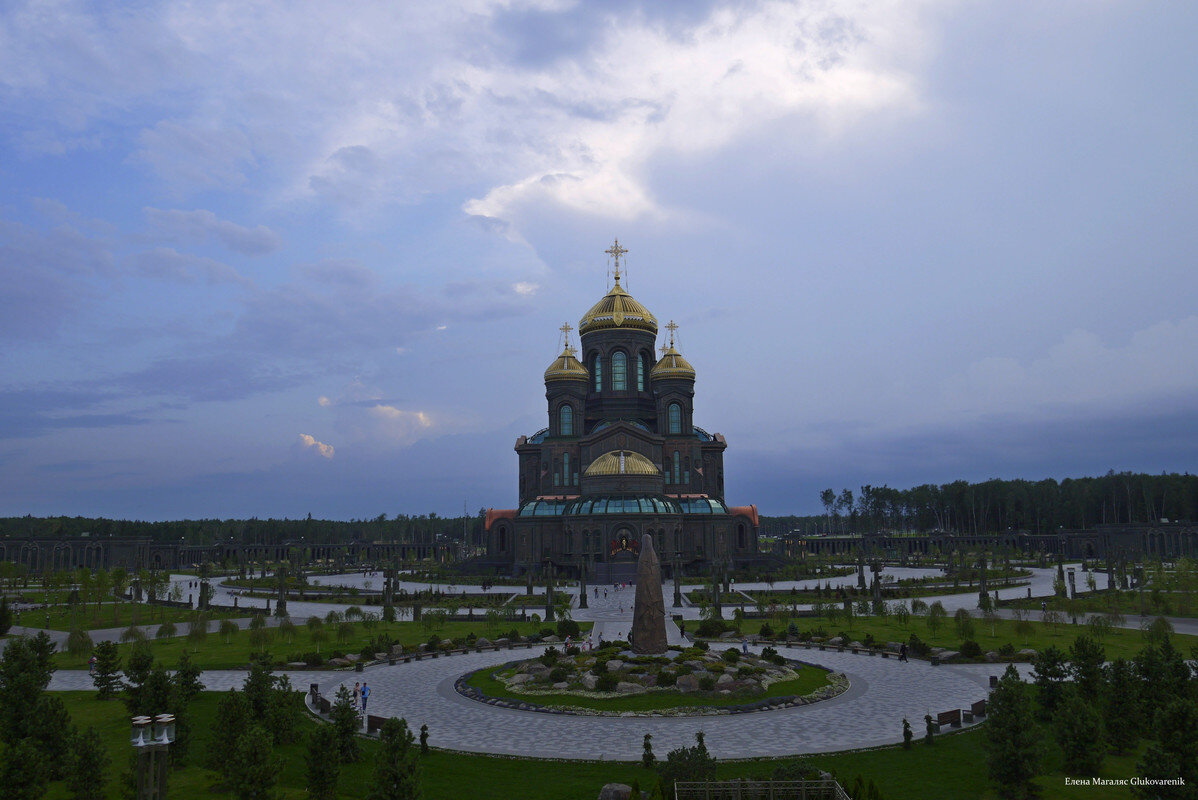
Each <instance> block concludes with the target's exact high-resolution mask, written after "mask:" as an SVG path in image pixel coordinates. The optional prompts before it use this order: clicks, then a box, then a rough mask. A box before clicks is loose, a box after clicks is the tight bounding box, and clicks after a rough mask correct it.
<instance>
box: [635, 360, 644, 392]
mask: <svg viewBox="0 0 1198 800" xmlns="http://www.w3.org/2000/svg"><path fill="white" fill-rule="evenodd" d="M636 390H637V391H638V392H643V391H645V354H644V353H641V354H640V355H639V356H637V359H636Z"/></svg>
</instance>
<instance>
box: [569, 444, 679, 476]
mask: <svg viewBox="0 0 1198 800" xmlns="http://www.w3.org/2000/svg"><path fill="white" fill-rule="evenodd" d="M583 474H584V475H587V476H590V477H594V476H596V475H660V474H661V470H659V469H658V468H657V465H656V464H654V463H653V462H652V461H650V460H649V459H647V458H645V457H644V456H643V455H641V454H640V453H634V452H632V451H631V450H612V451H611V452H610V453H604V454H603V455H601V456H599V457H598V458H596V459H595V460H594V461H592V462H591V464H590V466H588V467H587V469H586V472H585V473H583Z"/></svg>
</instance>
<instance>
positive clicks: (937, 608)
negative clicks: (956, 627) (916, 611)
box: [928, 600, 948, 636]
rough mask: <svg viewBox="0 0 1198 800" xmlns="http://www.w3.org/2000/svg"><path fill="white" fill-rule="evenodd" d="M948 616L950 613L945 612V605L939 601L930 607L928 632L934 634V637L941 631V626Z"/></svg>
mask: <svg viewBox="0 0 1198 800" xmlns="http://www.w3.org/2000/svg"><path fill="white" fill-rule="evenodd" d="M947 616H948V612H947V611H945V610H944V605H943V604H942V603H941V602H940V601H939V600H937V601H936V602H934V603H932V605H930V606H928V630H929V631H931V632H932V636H935V635H936V632H937V631H938V630H940V625H941V624H942V623H943V622H944V618H945V617H947Z"/></svg>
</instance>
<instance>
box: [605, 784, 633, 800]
mask: <svg viewBox="0 0 1198 800" xmlns="http://www.w3.org/2000/svg"><path fill="white" fill-rule="evenodd" d="M631 796H632V787H631V786H629V785H628V784H626V783H609V784H607V785H606V786H604V787H603V788H602V789H600V790H599V800H628V798H629V797H631Z"/></svg>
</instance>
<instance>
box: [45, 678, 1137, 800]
mask: <svg viewBox="0 0 1198 800" xmlns="http://www.w3.org/2000/svg"><path fill="white" fill-rule="evenodd" d="M57 696H59V697H61V698H62V699H63V701H64V702H65V703H66V705H67V708H68V709H69V711H70V713H71V717H72V719H73V720H74V721H75V722H76V724H82V725H85V726H86V725H91V726H93V727H95V728H96V729H97V731H98V732H99V733H100V734H101V737H102V738H103V740H104V742H105V744H106V747H107V749H108V752H109V755H110V758H111V763H110V766H109V770H108V779H107V783H106V784H105V797H106V798H107V800H118V798H120V797H122V796H123V795H122V791H121V786H120V781H119V778H120V775H121V773H123V772H124V771H125V770H126V769H127V768H128V763H129V762H128V758H129V752H130V746H129V738H128V737H129V721H128V716H127V714H126V712H125V706H124V704H123V703H121V702H120V701H119V700H112V701H108V702H101V701H98V700H96V699H95V695H94V694H93V693H90V692H63V693H57ZM219 698H220V695H219V694H218V693H208V692H205V693H203V694H201V695H200V696H199V697H198V698H197V700H196V701H195V703H194V704H193V705H192V708H191V714H192V720H193V743H192V751H191V752H192V756H191V759H190V765H189V766H187V767H185V768H183V769H178V770H173V771H172V772H171V774H170V779H169V781H170V782H169V789H168V794H169V796H171V797H178V798H193V797H213V798H227V797H230V796H231V795H229V794H228V793H227V792H223V791H219V790H217V789H216V788H215V787H216V785H217V783H218V778H217V775H216V773H214V772H212V771H210V770H208V769H205V768H203V767H201V766H198V764H199V763H200V762H201V761H202V758H203V753H204V752H205V750H206V748H207V745H208V741H209V739H210V738H211V737H212V736H214V735H219V731H215V730H214V722H215V717H216V706H217V703H218V702H219ZM533 723H535V720H534V721H533V722H532V723H530V724H533ZM316 724H318V723H315V722H314V721H312V720H310V719H308V718H305V719H304V721H303V723H302V725H301V731H302V735H301V741H299V742H296V743H294V744H290V745H285V746H283V747H280V748H278V749H277V752H278V753H279V755H281V756H282V757H283V759H284V768H283V772H282V774H281V776H280V784H279V789H280V794H281V796H282V798H283V800H301V799H302V798H304V797H305V796H306V790H305V786H306V781H305V750H306V748H305V743H304V741H303V738H304V737H306V736H307V733H308V732H309V731H310V730H311V729H312V727H313V726H314V725H316ZM912 724H913V725H916V727H917V729H918V728H919V727H921V725H919V724H918V723H916V722H915V721H912ZM417 727H418V724H417ZM896 728H901V721H896ZM896 735H897V731H896ZM983 737H984V731H983V729H973V730H969V731H965V732H963V733H958V734H953V735H949V736H938V737H936V740H935V744H934V745H933V746H932V747H926V746H924V745H923V744H921V743H920V740H919V739H918V738H917V740H916V742H915V745H914V746H913V747H912V749H911V750H909V751H906V750H903V749H902V748H900V747H887V748H879V749H874V750H864V751H857V752H845V753H833V754H829V755H817V756H807V757H804V758H803V759H802V761H803V763H804V764H807V765H809V766H811V767H814V768H817V769H823V770H827V771H829V772H832V773H833V774H834V775H836V776H837V778H838V779H839V780H840V782H841V784H842V785H844V786H845V787H846V788H848V787H849V786H850V785H851V784H852V782H853V781H854V780H855V779H856V778H857V776H861V777H862V778H863V779H865V780H866V781H868V780H869V779H873V780H874V782H875V783H876V784H877V785H878V788H879V789H880V790H881V793H882V796H883V797H885V798H886V800H958V798H979V799H980V800H994V798H997V797H998V795H997V793H996V792H995V791H994V788H993V786H992V785H991V784H990V783H989V781H988V780H987V778H986V756H985V750H984V749H983V744H982V743H983ZM637 739H638V741H639V736H638V737H637ZM436 741H437V731H435V730H433V731H430V742H431V743H432V744H434V745H435V744H436ZM708 744H709V745H711V744H713V742H712V741H711V739H710V737H709V739H708ZM377 751H378V745H377V742H374V741H370V740H363V742H362V754H363V759H362V760H361V761H360V762H358V763H356V764H349V765H345V766H343V767H342V770H341V779H340V782H339V785H338V795H337V796H338V798H342V799H343V800H359V799H361V798H365V797H367V796H368V795H369V793H370V789H371V787H370V783H371V776H372V772H373V768H374V759H375V757H376V754H377ZM665 755H666V754H665V753H664V752H660V753H657V757H658V758H659V759H664V758H665ZM1138 755H1139V751H1137V752H1136V753H1133V754H1131V755H1129V756H1126V757H1121V758H1116V757H1108V758H1107V760H1106V762H1105V764H1104V766H1103V768H1102V770H1101V771H1100V772H1099V775H1100V776H1102V777H1108V778H1127V777H1131V776H1133V775H1135V774H1136V771H1135V761H1136V758H1137V757H1138ZM793 760H794V759H762V760H752V761H726V762H721V763H720V764H719V765H718V766H717V770H716V774H717V778H719V779H732V778H757V779H761V778H768V777H769V776H770V775H771V773H772V772H773V771H774V769H775V768H776V767H778V766H779V765H782V764H785V763H787V762H789V761H793ZM1044 763H1045V768H1046V769H1047V770H1049V772H1048V773H1047V774H1045V775H1044V776H1042V777H1040V778H1039V779H1037V783H1038V784H1039V785H1040V786H1041V789H1042V797H1043V798H1045V800H1053V799H1054V798H1064V799H1065V800H1075V799H1076V800H1082V799H1083V798H1086V799H1088V798H1095V797H1097V798H1102V799H1103V800H1124V799H1125V798H1126V799H1127V800H1130V798H1131V797H1132V792H1131V789H1130V788H1129V787H1085V786H1081V787H1078V786H1074V787H1067V786H1065V785H1064V775H1063V774H1062V773H1060V772H1059V771H1057V770H1058V769H1059V764H1060V755H1059V753H1058V752H1057V751H1056V747H1055V745H1053V744H1052V743H1051V742H1046V743H1045V747H1044ZM422 766H423V773H424V794H425V797H426V798H427V800H458V798H463V797H470V798H479V800H509V798H512V797H520V798H522V800H568V799H569V798H589V797H594V796H597V795H598V794H599V789H600V788H601V787H602V786H603V785H604V784H605V783H610V782H617V783H626V784H629V785H631V784H633V782H634V781H635V782H637V783H638V784H639V785H640V786H641V788H642V789H648V788H649V787H650V786H652V785H653V782H654V781H655V780H656V775H655V773H653V772H652V771H650V770H646V769H644V768H643V767H641V765H640V763H639V762H626V761H625V762H621V761H607V762H595V761H552V760H540V759H525V758H504V757H499V756H486V755H470V754H464V753H453V752H447V751H439V750H433V751H431V752H430V753H429V754H428V755H427V756H425V757H424V758H423V759H422ZM46 796H47V798H49V800H65V798H66V797H67V792H66V789H65V787H64V786H63V785H62V784H61V783H58V784H52V785H51V789H50V792H49V793H48V794H47V795H46Z"/></svg>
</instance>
